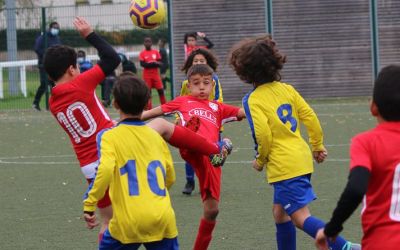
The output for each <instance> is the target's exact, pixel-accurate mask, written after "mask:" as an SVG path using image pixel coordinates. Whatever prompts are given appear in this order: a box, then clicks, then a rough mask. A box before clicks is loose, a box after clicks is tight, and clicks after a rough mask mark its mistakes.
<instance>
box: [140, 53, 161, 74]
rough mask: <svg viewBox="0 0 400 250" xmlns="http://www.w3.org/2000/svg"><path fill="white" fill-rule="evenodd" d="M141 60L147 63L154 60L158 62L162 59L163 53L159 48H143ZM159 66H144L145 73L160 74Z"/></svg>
mask: <svg viewBox="0 0 400 250" xmlns="http://www.w3.org/2000/svg"><path fill="white" fill-rule="evenodd" d="M139 61H142V62H145V63H152V62H157V61H161V55H160V52H158V50H154V49H151V50H146V49H144V50H142V51H141V52H140V54H139ZM158 74H159V72H158V68H144V69H143V75H146V76H147V75H158Z"/></svg>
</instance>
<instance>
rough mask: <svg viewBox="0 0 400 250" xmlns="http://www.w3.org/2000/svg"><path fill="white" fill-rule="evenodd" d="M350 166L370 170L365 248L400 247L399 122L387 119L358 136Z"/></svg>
mask: <svg viewBox="0 0 400 250" xmlns="http://www.w3.org/2000/svg"><path fill="white" fill-rule="evenodd" d="M350 155H351V161H350V168H351V169H352V168H354V167H356V166H364V167H366V168H368V170H369V171H370V172H371V177H370V179H369V183H368V189H367V193H366V195H365V197H364V201H363V203H364V207H363V210H362V216H361V222H362V227H363V232H364V235H363V239H362V244H361V245H362V249H363V250H372V249H373V250H378V249H398V248H399V246H400V122H384V123H381V124H379V125H378V126H377V127H376V128H374V129H372V130H370V131H367V132H364V133H361V134H359V135H357V136H355V137H354V138H353V140H352V144H351V148H350Z"/></svg>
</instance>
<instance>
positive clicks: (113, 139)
mask: <svg viewBox="0 0 400 250" xmlns="http://www.w3.org/2000/svg"><path fill="white" fill-rule="evenodd" d="M97 143H98V147H99V158H100V159H99V161H100V162H99V166H98V170H97V173H96V177H95V179H94V182H93V183H92V185H91V187H90V188H89V190H88V193H87V197H86V199H85V200H84V201H83V203H84V206H83V209H84V211H89V212H90V211H95V209H96V204H97V202H98V201H99V199H101V198H102V197H103V196H104V193H105V191H106V189H107V187H109V195H110V199H111V202H112V208H113V217H112V219H111V221H110V224H109V227H108V229H109V231H110V234H111V236H112V237H113V238H115V239H117V240H118V241H120V242H122V243H123V244H127V243H145V242H152V241H159V240H162V239H163V238H175V237H176V236H177V235H178V231H177V228H176V220H175V213H174V210H173V208H172V206H171V201H170V198H169V193H168V190H167V188H169V187H170V186H171V185H172V184H173V183H174V182H175V170H174V167H173V163H172V157H171V153H170V151H169V149H168V146H167V144H166V143H165V141H164V140H163V139H162V137H161V136H160V135H159V134H158V133H157V132H156V131H154V130H153V129H151V128H150V127H148V126H147V125H146V124H145V123H143V122H141V121H137V120H131V119H127V120H124V121H122V122H120V123H118V125H117V126H115V127H114V128H111V129H109V130H105V131H104V132H101V133H99V135H98V140H97Z"/></svg>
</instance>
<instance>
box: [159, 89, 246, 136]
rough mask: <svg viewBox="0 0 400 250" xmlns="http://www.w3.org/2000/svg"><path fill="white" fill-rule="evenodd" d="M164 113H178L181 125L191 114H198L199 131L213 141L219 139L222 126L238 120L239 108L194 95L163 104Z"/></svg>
mask: <svg viewBox="0 0 400 250" xmlns="http://www.w3.org/2000/svg"><path fill="white" fill-rule="evenodd" d="M161 109H162V111H163V113H164V114H166V115H167V114H171V113H177V114H178V115H179V118H180V121H181V125H182V126H184V125H185V123H186V122H187V121H188V120H189V119H190V117H191V116H198V117H199V118H200V121H201V125H200V128H199V131H198V133H199V134H200V135H202V136H204V137H206V138H209V139H210V140H212V141H215V142H216V141H218V139H219V131H220V128H221V126H222V125H223V124H224V123H226V122H229V121H237V120H238V118H237V115H238V112H239V108H238V107H235V106H231V105H228V104H224V103H220V102H217V101H209V100H201V99H198V98H196V97H193V96H179V97H177V98H175V99H174V100H172V101H170V102H167V103H166V104H163V105H161Z"/></svg>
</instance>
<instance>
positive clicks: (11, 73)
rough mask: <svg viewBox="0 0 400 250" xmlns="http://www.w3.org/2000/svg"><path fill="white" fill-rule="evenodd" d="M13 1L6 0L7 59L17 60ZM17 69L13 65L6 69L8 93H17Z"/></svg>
mask: <svg viewBox="0 0 400 250" xmlns="http://www.w3.org/2000/svg"><path fill="white" fill-rule="evenodd" d="M16 12H17V10H16V7H15V1H13V0H6V18H7V60H8V61H16V60H17V25H16V24H17V17H16ZM17 81H18V71H17V69H16V68H15V67H11V68H9V69H8V89H9V93H10V95H14V96H15V95H18V83H17Z"/></svg>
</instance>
